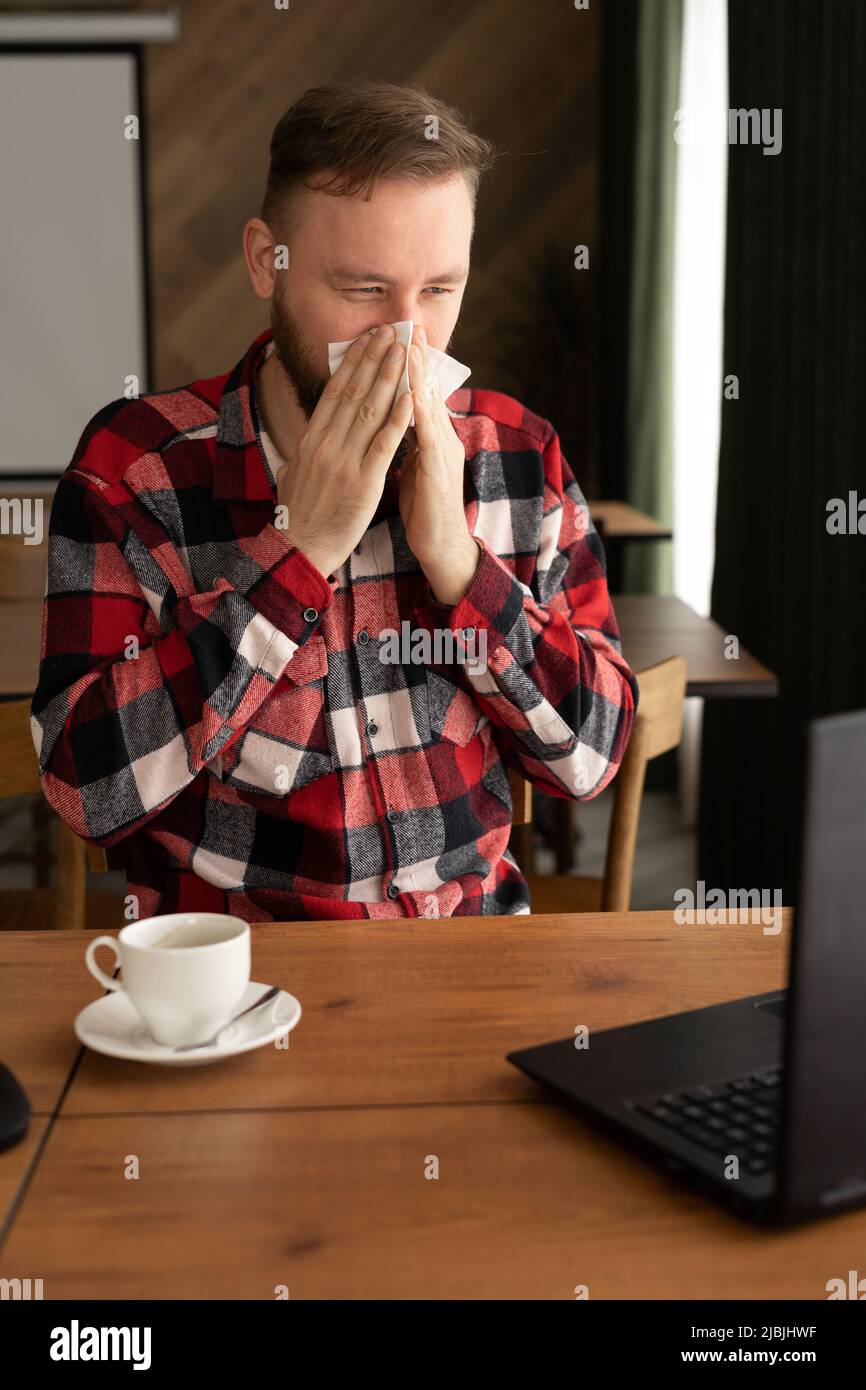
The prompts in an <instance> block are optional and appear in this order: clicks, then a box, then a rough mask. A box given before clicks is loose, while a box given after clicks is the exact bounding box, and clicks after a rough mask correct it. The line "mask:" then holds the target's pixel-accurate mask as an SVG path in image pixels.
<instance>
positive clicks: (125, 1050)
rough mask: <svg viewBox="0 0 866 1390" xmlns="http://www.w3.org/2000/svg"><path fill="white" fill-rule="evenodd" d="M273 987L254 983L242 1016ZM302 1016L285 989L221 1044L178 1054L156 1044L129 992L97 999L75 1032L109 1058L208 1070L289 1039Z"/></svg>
mask: <svg viewBox="0 0 866 1390" xmlns="http://www.w3.org/2000/svg"><path fill="white" fill-rule="evenodd" d="M267 989H270V985H262V984H259V983H258V982H257V981H256V980H250V983H249V984H248V985H247V987H246V991H245V993H244V995H243V998H242V999H241V1001H240V1003H239V1004H238V1006H237V1010H236V1012H237V1013H240V1012H241V1010H243V1009H247V1008H249V1006H250V1004H254V1003H255V1002H256V1000H257V999H260V998H261V996H262V995H263V994H264V992H265V990H267ZM300 1017H301V1006H300V1004H299V1003H298V1001H297V999H296V998H295V996H294V995H293V994H287V993H286V991H285V990H280V993H279V994H278V995H276V997H275V998H274V999H272V1000H271V1002H270V1004H266V1005H265V1006H264V1007H263V1008H261V1009H257V1010H256V1011H255V1013H251V1014H250V1015H249V1016H248V1017H247V1018H242V1019H240V1020H239V1021H238V1022H237V1023H230V1024H228V1026H227V1027H226V1028H224V1029H223V1031H222V1033H221V1034H220V1037H219V1042H217V1043H212V1044H211V1045H210V1046H209V1047H199V1048H196V1050H195V1052H175V1051H174V1049H173V1048H171V1047H166V1046H164V1045H163V1044H162V1043H158V1042H155V1041H154V1039H153V1038H152V1037H151V1035H150V1031H149V1029H148V1027H147V1025H146V1023H145V1022H144V1020H143V1019H142V1017H141V1015H140V1014H139V1012H138V1010H137V1009H136V1008H135V1006H134V1004H133V1003H132V1002H131V1001H130V999H129V996H128V995H127V994H126V993H125V992H124V990H117V991H116V992H115V993H114V994H105V995H103V996H102V998H101V999H95V1000H94V1001H93V1003H92V1004H88V1005H87V1008H86V1009H82V1010H81V1013H80V1014H79V1015H78V1017H77V1018H76V1020H75V1032H76V1034H77V1035H78V1038H79V1039H80V1041H81V1042H83V1043H84V1044H85V1046H86V1047H91V1048H93V1051H94V1052H102V1053H103V1054H104V1055H105V1056H106V1057H122V1058H123V1059H124V1060H125V1061H129V1062H155V1063H156V1064H157V1066H161V1067H203V1066H206V1065H207V1063H208V1062H219V1061H222V1059H223V1058H224V1057H236V1056H238V1054H239V1053H241V1052H251V1051H252V1050H253V1048H255V1047H264V1046H265V1044H266V1043H273V1042H275V1041H276V1040H277V1038H282V1037H285V1035H286V1034H287V1033H290V1032H291V1030H292V1029H293V1028H294V1027H295V1025H296V1023H297V1022H298V1019H299V1018H300Z"/></svg>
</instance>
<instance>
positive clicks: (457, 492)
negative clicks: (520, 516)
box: [400, 328, 481, 605]
mask: <svg viewBox="0 0 866 1390" xmlns="http://www.w3.org/2000/svg"><path fill="white" fill-rule="evenodd" d="M414 339H415V342H414V344H413V346H412V347H411V348H410V350H409V382H410V384H411V386H412V396H411V398H410V397H408V395H407V399H411V400H412V402H413V405H414V408H415V435H416V444H415V447H414V448H413V449H412V450H411V451H410V453H409V455H408V457H407V459H406V461H405V463H404V464H403V468H402V470H401V472H402V476H401V479H400V514H401V516H402V518H403V525H404V526H405V528H406V539H407V540H408V542H409V547H410V549H411V550H412V553H413V555H414V556H415V557H416V559H417V560H418V562H419V564H420V565H421V568H422V569H423V570H424V573H425V574H426V576H427V579H428V582H429V584H430V588H431V589H432V590H433V593H434V594H435V595H436V598H437V599H438V600H439V602H440V603H447V604H451V605H453V604H455V603H457V602H458V600H459V599H461V598H462V597H463V595H464V594H465V593H466V590H467V589H468V587H469V585H470V583H471V581H472V578H473V576H474V574H475V571H476V570H477V568H478V562H479V560H480V559H481V550H480V547H479V545H478V543H477V541H475V540H474V539H473V537H472V533H471V531H470V530H469V527H468V525H467V524H466V514H465V512H464V510H463V470H464V468H465V465H466V454H465V451H464V449H463V445H462V444H461V443H460V440H459V439H458V437H457V435H456V434H455V432H454V426H453V425H452V424H451V418H450V416H449V414H448V411H447V410H446V408H445V402H444V400H443V399H442V397H441V396H440V394H439V383H438V382H437V380H436V378H435V376H434V375H433V372H432V370H431V369H430V367H429V363H428V360H427V339H426V336H425V334H424V330H423V329H422V328H416V329H415V334H414Z"/></svg>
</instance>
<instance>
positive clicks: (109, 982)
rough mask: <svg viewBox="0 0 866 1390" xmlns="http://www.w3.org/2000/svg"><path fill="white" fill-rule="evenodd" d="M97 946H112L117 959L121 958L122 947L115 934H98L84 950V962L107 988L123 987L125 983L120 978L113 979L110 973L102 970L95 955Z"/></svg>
mask: <svg viewBox="0 0 866 1390" xmlns="http://www.w3.org/2000/svg"><path fill="white" fill-rule="evenodd" d="M97 946H110V947H111V949H112V951H114V954H115V956H116V957H117V960H118V961H119V960H120V948H119V946H118V944H117V941H116V939H115V938H114V937H113V936H97V937H96V938H95V940H93V941H91V943H90V945H89V946H88V948H87V950H86V951H85V952H84V963H85V965H86V966H87V968H88V970H89V971H90V973H91V975H92V976H93V978H94V979H95V980H98V981H99V983H100V984H101V985H105V988H106V989H123V984H122V982H121V981H120V980H113V979H112V978H111V976H110V975H106V973H105V971H104V970H101V969H100V968H99V966H98V965H97V964H96V961H95V960H94V959H93V957H94V955H95V953H96V948H97Z"/></svg>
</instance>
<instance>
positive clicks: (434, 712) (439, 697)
mask: <svg viewBox="0 0 866 1390" xmlns="http://www.w3.org/2000/svg"><path fill="white" fill-rule="evenodd" d="M427 703H428V706H429V710H430V732H431V734H432V736H433V739H434V741H435V742H439V741H440V740H442V741H444V742H445V743H456V744H458V745H459V746H462V745H464V744H467V743H470V742H471V741H472V739H473V738H475V737H476V735H477V734H478V733H480V731H481V729H482V728H483V727H484V725H485V724H489V723H490V720H489V719H488V718H487V715H486V714H484V712H483V711H482V709H481V706H480V705H479V704H478V703H477V701H476V700H475V699H473V697H472V696H471V695H470V694H469V693H468V692H467V691H466V690H464V689H463V687H462V686H459V685H457V684H456V683H455V682H453V681H450V680H446V679H445V677H444V676H440V675H438V674H437V672H436V671H428V672H427Z"/></svg>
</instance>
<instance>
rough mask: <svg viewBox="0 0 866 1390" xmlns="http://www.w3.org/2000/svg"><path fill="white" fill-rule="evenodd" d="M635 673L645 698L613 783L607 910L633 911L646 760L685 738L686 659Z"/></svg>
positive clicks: (604, 904) (678, 658)
mask: <svg viewBox="0 0 866 1390" xmlns="http://www.w3.org/2000/svg"><path fill="white" fill-rule="evenodd" d="M636 674H637V681H638V686H639V687H640V699H639V701H638V712H637V718H636V719H635V722H634V728H633V729H632V733H631V738H630V739H629V742H628V747H627V749H626V751H625V756H624V758H623V760H622V763H621V765H620V769H619V772H618V773H617V777H616V781H615V782H614V803H613V814H612V815H611V822H610V830H609V833H608V838H607V856H606V859H605V866H604V883H603V887H602V897H601V908H602V911H603V912H627V911H628V909H629V906H630V904H631V888H632V879H633V878H634V855H635V846H636V844H637V829H638V823H639V821H640V808H641V799H642V797H643V788H644V780H645V778H646V767H647V763H648V762H649V761H650V759H652V758H658V757H660V756H661V755H662V753H669V752H670V750H671V749H672V748H676V747H677V746H678V745H679V742H680V738H681V736H682V728H683V709H684V707H685V698H686V663H685V660H684V659H683V657H681V656H672V657H669V658H668V660H667V661H660V662H659V663H658V665H657V666H649V667H647V669H646V670H645V671H641V672H638V673H636Z"/></svg>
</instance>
